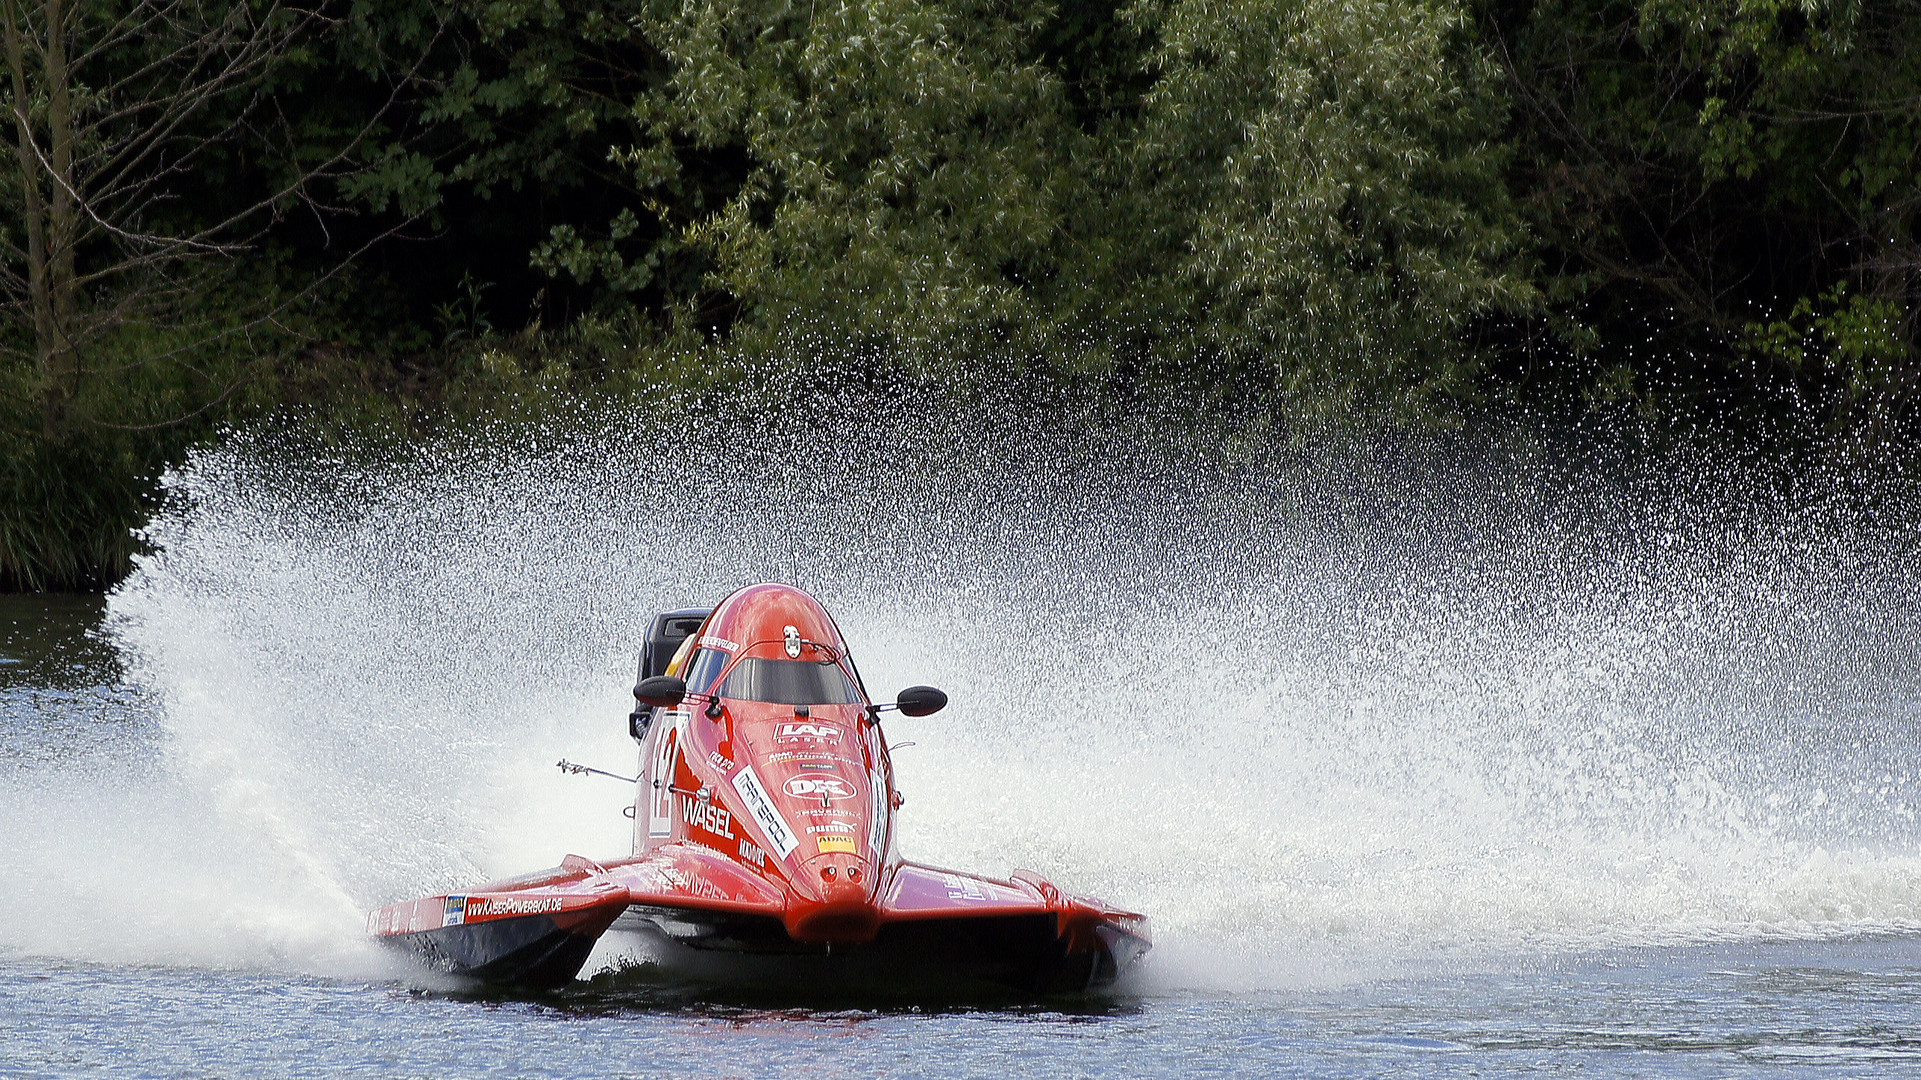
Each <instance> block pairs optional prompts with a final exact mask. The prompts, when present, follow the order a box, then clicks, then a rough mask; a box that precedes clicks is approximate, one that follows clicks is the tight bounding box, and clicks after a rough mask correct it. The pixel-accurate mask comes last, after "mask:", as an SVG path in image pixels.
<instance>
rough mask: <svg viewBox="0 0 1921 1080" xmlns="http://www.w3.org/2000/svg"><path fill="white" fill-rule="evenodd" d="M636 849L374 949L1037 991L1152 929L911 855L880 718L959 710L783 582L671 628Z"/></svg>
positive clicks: (499, 970)
mask: <svg viewBox="0 0 1921 1080" xmlns="http://www.w3.org/2000/svg"><path fill="white" fill-rule="evenodd" d="M640 667H641V670H640V675H641V678H640V682H639V684H638V685H637V686H635V687H634V696H635V698H636V699H637V701H638V702H639V704H638V706H637V707H636V708H635V710H634V712H633V714H632V716H631V717H630V718H629V725H630V730H631V731H632V733H633V735H634V738H635V739H636V741H638V742H639V744H640V775H639V777H638V780H637V794H636V798H635V801H634V807H633V812H632V813H633V819H634V853H633V854H632V855H631V856H628V857H626V858H620V859H609V860H603V861H598V862H597V861H594V860H592V859H585V858H582V857H580V856H578V855H569V856H567V857H566V858H565V859H563V860H561V864H560V865H559V866H557V867H554V868H553V869H550V870H543V871H541V872H539V873H536V874H529V875H526V876H524V877H517V878H510V879H507V880H504V881H494V882H489V883H488V884H485V885H481V886H478V887H476V888H473V889H470V890H468V891H467V892H464V893H456V894H452V895H446V896H429V897H424V898H422V899H419V900H410V901H407V902H405V903H399V904H392V905H389V906H387V907H384V908H381V909H379V910H378V911H375V912H373V913H372V914H371V915H369V916H368V919H367V928H368V930H369V932H371V933H373V934H374V935H376V936H377V937H379V938H380V939H381V940H382V941H384V942H386V943H389V944H392V945H394V946H398V947H402V948H405V949H408V950H410V951H412V952H413V953H415V954H416V955H418V956H420V957H422V958H423V959H425V960H426V961H427V962H428V963H430V964H432V965H433V966H435V967H438V968H440V969H442V970H445V971H449V972H452V973H454V974H457V975H463V976H469V977H472V978H475V979H479V980H483V981H485V982H489V983H499V984H508V985H518V986H528V987H556V986H561V985H565V984H566V983H568V982H569V981H571V980H572V979H573V978H574V977H575V976H576V975H577V974H578V973H579V971H580V969H581V966H582V965H583V964H585V963H586V960H587V956H588V954H589V952H591V951H592V949H593V947H594V944H595V942H596V941H597V940H598V939H599V938H600V937H601V935H602V934H604V933H606V932H607V931H608V930H610V929H613V930H618V931H630V932H634V933H639V934H642V935H644V936H646V937H648V938H650V939H653V940H654V941H655V942H656V943H658V944H661V945H664V946H665V947H666V948H667V949H668V950H673V949H676V948H685V949H691V950H695V951H697V952H698V953H704V954H707V955H708V956H711V957H741V958H746V957H755V956H774V957H791V958H796V959H797V960H798V962H802V963H807V962H810V961H807V960H805V959H803V958H819V959H818V961H812V962H818V963H824V964H830V965H833V966H834V968H835V970H837V971H857V972H860V973H862V974H863V975H872V976H878V977H880V978H884V979H887V978H894V977H901V978H912V979H923V978H938V979H956V980H966V981H983V980H984V981H990V982H994V983H998V984H1002V985H1005V986H1010V987H1014V988H1016V989H1019V990H1022V991H1033V992H1055V991H1062V990H1081V989H1087V988H1091V987H1098V986H1101V985H1104V984H1106V983H1109V982H1112V981H1113V980H1114V979H1115V978H1117V977H1118V976H1119V975H1120V973H1121V972H1122V971H1124V970H1125V969H1126V968H1127V967H1128V966H1129V965H1130V964H1131V963H1132V962H1133V961H1134V960H1135V959H1137V958H1138V957H1139V956H1140V955H1141V954H1143V953H1145V952H1146V951H1147V949H1148V947H1149V938H1148V929H1147V919H1146V917H1145V916H1142V915H1138V914H1135V913H1133V912H1128V911H1122V910H1119V909H1117V908H1113V907H1110V906H1108V905H1107V904H1105V903H1103V902H1102V901H1099V900H1094V899H1090V898H1087V897H1080V896H1072V895H1069V894H1067V893H1064V892H1062V891H1061V890H1059V889H1057V888H1055V887H1054V886H1053V885H1051V884H1049V883H1048V882H1047V881H1045V880H1042V879H1041V878H1040V877H1038V876H1036V875H1034V874H1032V873H1028V872H1026V871H1016V872H1015V873H1014V874H1013V876H1012V877H1010V878H1007V879H1004V880H1003V879H997V878H988V877H981V876H979V875H976V874H967V873H961V872H959V871H954V870H943V869H939V868H937V867H932V866H924V865H921V864H919V863H913V862H908V861H905V860H903V859H902V858H901V857H900V855H899V853H898V852H897V851H896V849H895V842H894V814H895V812H896V811H897V810H898V809H899V807H900V805H901V801H902V800H901V796H900V794H899V793H898V792H897V791H896V790H895V789H894V769H893V764H892V762H891V760H890V759H889V757H888V752H887V743H886V740H885V739H884V738H883V736H882V733H881V726H880V717H881V714H882V713H883V712H887V711H890V710H898V711H899V712H901V713H902V714H903V715H906V716H925V715H928V714H930V713H933V712H936V711H938V710H939V709H941V708H942V707H943V706H945V705H946V704H947V696H946V695H945V694H943V693H941V692H940V691H939V690H936V689H934V688H933V687H931V686H913V687H909V688H907V689H906V690H903V691H901V693H900V695H899V697H898V698H897V700H896V701H895V702H894V703H893V704H887V705H876V704H874V703H873V702H872V701H871V700H870V699H869V697H868V695H867V692H866V690H865V688H864V687H863V685H862V683H861V678H860V673H859V671H858V670H856V668H855V667H854V663H853V658H852V656H851V655H850V654H849V651H848V648H847V643H846V641H845V640H844V639H843V638H842V637H841V634H840V629H839V627H837V626H835V625H834V620H833V619H832V618H831V617H829V616H828V614H827V611H826V609H825V608H823V607H822V606H821V604H820V602H819V601H817V600H815V599H814V598H813V597H812V596H809V595H808V594H806V593H805V592H802V591H801V590H799V589H796V588H793V587H790V586H786V585H775V584H763V585H753V586H749V587H747V588H744V589H741V590H739V591H737V592H735V593H733V594H732V595H730V596H728V597H727V598H726V599H725V600H723V601H721V603H720V606H719V607H716V608H714V609H713V610H712V611H702V610H686V611H676V612H668V613H666V614H663V615H660V616H658V617H656V618H655V620H654V623H653V626H652V628H651V629H650V631H649V634H648V639H647V642H646V646H645V649H644V651H643V652H642V654H641V665H640Z"/></svg>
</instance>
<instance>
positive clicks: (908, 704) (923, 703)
mask: <svg viewBox="0 0 1921 1080" xmlns="http://www.w3.org/2000/svg"><path fill="white" fill-rule="evenodd" d="M894 705H895V707H896V708H898V709H900V714H901V715H902V716H927V715H929V714H930V713H937V712H939V711H941V710H942V709H945V708H946V707H947V695H946V694H943V693H941V692H940V691H939V690H936V689H934V688H933V687H931V686H910V687H908V688H907V689H905V690H902V691H901V692H900V696H899V697H897V698H895V699H894Z"/></svg>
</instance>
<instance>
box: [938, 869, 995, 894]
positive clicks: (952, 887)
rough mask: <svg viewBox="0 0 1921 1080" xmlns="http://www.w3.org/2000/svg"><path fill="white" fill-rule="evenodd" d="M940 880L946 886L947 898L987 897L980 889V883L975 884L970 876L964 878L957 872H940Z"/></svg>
mask: <svg viewBox="0 0 1921 1080" xmlns="http://www.w3.org/2000/svg"><path fill="white" fill-rule="evenodd" d="M941 881H942V882H943V883H945V884H946V886H947V898H948V899H949V900H985V899H987V894H986V893H984V892H982V891H981V887H980V885H978V884H976V883H975V881H974V880H973V879H972V878H964V877H962V876H960V875H959V874H942V875H941Z"/></svg>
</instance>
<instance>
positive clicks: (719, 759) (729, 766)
mask: <svg viewBox="0 0 1921 1080" xmlns="http://www.w3.org/2000/svg"><path fill="white" fill-rule="evenodd" d="M707 760H708V761H711V762H713V763H714V764H715V765H716V766H718V767H719V769H720V771H721V772H733V771H734V759H733V758H730V757H728V756H727V755H725V754H723V753H721V752H720V751H718V750H709V751H707Z"/></svg>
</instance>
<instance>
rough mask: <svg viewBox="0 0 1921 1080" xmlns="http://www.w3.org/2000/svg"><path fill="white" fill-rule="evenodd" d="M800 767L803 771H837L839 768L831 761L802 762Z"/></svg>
mask: <svg viewBox="0 0 1921 1080" xmlns="http://www.w3.org/2000/svg"><path fill="white" fill-rule="evenodd" d="M800 767H801V768H803V769H838V768H839V766H837V765H835V764H834V763H833V762H831V761H803V762H801V763H800Z"/></svg>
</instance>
